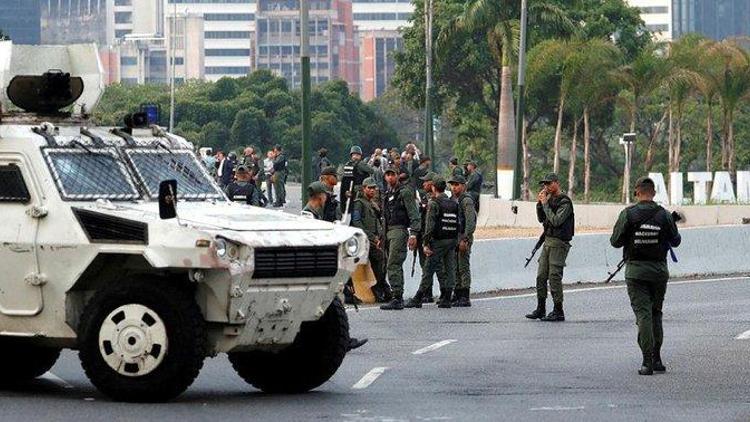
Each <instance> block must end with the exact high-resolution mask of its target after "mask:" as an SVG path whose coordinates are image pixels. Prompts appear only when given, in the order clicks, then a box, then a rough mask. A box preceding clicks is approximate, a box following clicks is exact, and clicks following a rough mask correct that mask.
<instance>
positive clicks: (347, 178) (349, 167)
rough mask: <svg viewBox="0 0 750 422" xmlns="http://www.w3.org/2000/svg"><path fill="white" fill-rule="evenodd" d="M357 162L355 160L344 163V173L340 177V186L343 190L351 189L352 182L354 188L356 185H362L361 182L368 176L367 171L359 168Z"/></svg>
mask: <svg viewBox="0 0 750 422" xmlns="http://www.w3.org/2000/svg"><path fill="white" fill-rule="evenodd" d="M357 164H358V162H357V161H349V162H348V163H346V164H344V174H343V176H342V177H341V187H342V188H343V189H344V191H345V192H346V191H349V189H351V185H352V184H354V187H355V188H356V187H357V186H362V182H364V181H365V179H366V178H367V176H368V174H367V173H365V172H363V171H360V170H359V166H357Z"/></svg>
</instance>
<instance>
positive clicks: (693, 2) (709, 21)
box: [672, 0, 750, 40]
mask: <svg viewBox="0 0 750 422" xmlns="http://www.w3.org/2000/svg"><path fill="white" fill-rule="evenodd" d="M691 32H697V33H700V34H703V35H705V36H706V37H709V38H713V39H715V40H722V39H725V38H729V37H738V36H747V35H750V1H749V0H672V35H673V37H674V38H677V37H679V36H681V35H684V34H688V33H691Z"/></svg>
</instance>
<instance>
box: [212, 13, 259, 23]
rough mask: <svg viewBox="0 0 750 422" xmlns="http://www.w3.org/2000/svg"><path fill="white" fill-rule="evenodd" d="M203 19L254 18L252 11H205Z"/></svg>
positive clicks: (248, 19)
mask: <svg viewBox="0 0 750 422" xmlns="http://www.w3.org/2000/svg"><path fill="white" fill-rule="evenodd" d="M203 19H204V20H207V21H251V20H253V19H255V14H253V13H206V14H205V15H203Z"/></svg>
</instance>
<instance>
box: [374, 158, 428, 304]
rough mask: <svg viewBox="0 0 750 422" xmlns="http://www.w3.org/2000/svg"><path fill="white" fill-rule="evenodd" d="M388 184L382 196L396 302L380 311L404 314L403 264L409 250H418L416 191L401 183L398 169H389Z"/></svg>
mask: <svg viewBox="0 0 750 422" xmlns="http://www.w3.org/2000/svg"><path fill="white" fill-rule="evenodd" d="M385 181H386V183H387V185H388V187H387V190H386V192H385V194H384V195H383V213H384V215H385V227H386V240H387V242H388V246H387V250H388V265H387V267H388V281H389V282H390V284H391V288H392V289H393V300H391V301H390V302H388V303H387V304H385V305H382V306H381V307H380V309H383V310H402V309H404V299H403V297H404V260H406V251H407V247H408V248H409V249H411V250H414V248H415V247H416V246H417V234H418V233H419V230H420V226H421V223H420V218H419V210H418V209H417V203H416V199H415V198H414V190H413V189H412V188H410V187H409V186H408V184H406V183H401V182H400V181H399V173H398V169H397V168H395V167H392V166H391V167H389V168H388V169H386V171H385Z"/></svg>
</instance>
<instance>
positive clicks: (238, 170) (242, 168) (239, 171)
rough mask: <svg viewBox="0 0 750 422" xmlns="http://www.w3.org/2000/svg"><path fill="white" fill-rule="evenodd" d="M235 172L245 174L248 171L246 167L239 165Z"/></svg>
mask: <svg viewBox="0 0 750 422" xmlns="http://www.w3.org/2000/svg"><path fill="white" fill-rule="evenodd" d="M235 171H236V172H237V173H247V172H248V169H247V166H246V165H244V164H241V165H239V166H237V170H235Z"/></svg>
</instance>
